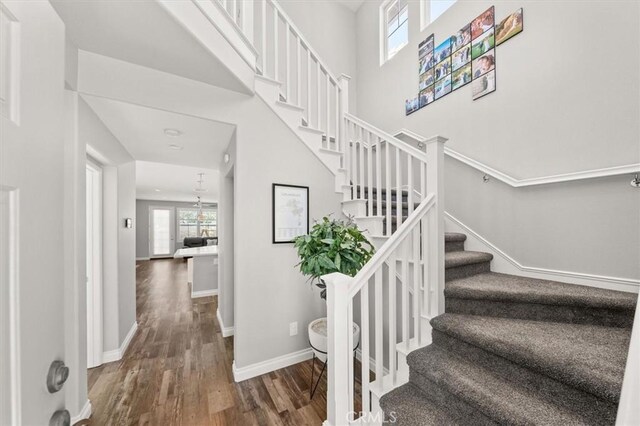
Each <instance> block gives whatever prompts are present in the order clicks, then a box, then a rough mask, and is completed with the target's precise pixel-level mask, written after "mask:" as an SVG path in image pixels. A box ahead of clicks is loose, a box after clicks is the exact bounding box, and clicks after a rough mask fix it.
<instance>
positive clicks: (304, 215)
mask: <svg viewBox="0 0 640 426" xmlns="http://www.w3.org/2000/svg"><path fill="white" fill-rule="evenodd" d="M308 233H309V187H308V186H296V185H283V184H279V183H274V184H273V244H285V243H292V242H293V239H294V238H295V237H297V236H299V235H306V234H308Z"/></svg>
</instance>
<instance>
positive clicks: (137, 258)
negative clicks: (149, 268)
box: [136, 257, 151, 262]
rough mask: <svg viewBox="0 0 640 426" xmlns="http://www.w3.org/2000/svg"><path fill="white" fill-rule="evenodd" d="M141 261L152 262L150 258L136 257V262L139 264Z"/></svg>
mask: <svg viewBox="0 0 640 426" xmlns="http://www.w3.org/2000/svg"><path fill="white" fill-rule="evenodd" d="M141 260H151V258H150V257H136V262H139V261H141Z"/></svg>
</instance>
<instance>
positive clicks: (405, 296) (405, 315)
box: [400, 238, 411, 349]
mask: <svg viewBox="0 0 640 426" xmlns="http://www.w3.org/2000/svg"><path fill="white" fill-rule="evenodd" d="M408 243H409V238H405V240H404V241H403V242H402V244H401V245H400V247H401V250H402V251H404V252H405V253H406V251H407V250H406V246H407V244H408ZM400 288H401V289H402V313H401V317H402V340H403V343H404V345H405V347H406V348H407V349H409V339H410V336H409V327H410V319H411V312H410V310H409V262H408V261H407V256H406V255H405V256H402V286H401V287H400Z"/></svg>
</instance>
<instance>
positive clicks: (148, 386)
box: [85, 259, 326, 426]
mask: <svg viewBox="0 0 640 426" xmlns="http://www.w3.org/2000/svg"><path fill="white" fill-rule="evenodd" d="M186 274H187V271H186V263H185V262H182V261H177V260H173V259H171V260H152V261H145V262H140V263H139V266H138V268H137V312H138V331H137V333H136V336H135V337H134V339H133V341H132V342H131V344H130V346H129V348H128V350H127V352H126V354H125V356H124V358H123V359H122V360H121V361H118V362H113V363H110V364H105V365H103V366H100V367H98V368H94V369H91V370H89V399H90V400H91V403H92V405H93V415H92V416H91V419H90V420H89V421H88V422H85V423H86V424H90V425H100V426H102V425H118V426H121V425H153V426H156V425H161V426H168V425H189V426H191V425H296V426H299V425H320V424H321V423H322V421H323V419H325V418H326V375H325V378H323V380H322V381H321V383H320V385H319V387H318V391H317V393H316V394H315V396H314V398H313V400H311V401H309V380H310V376H311V361H306V362H303V363H301V364H297V365H294V366H291V367H288V368H285V369H282V370H278V371H275V372H272V373H269V374H266V375H263V376H260V377H256V378H254V379H250V380H247V381H244V382H242V383H235V382H234V381H233V374H232V370H231V363H232V361H233V337H227V338H223V337H222V334H221V333H220V324H218V321H217V319H216V308H217V297H206V298H200V299H195V300H193V301H192V300H191V299H190V294H189V290H188V287H187V284H186ZM320 368H321V366H320V364H319V363H318V362H316V373H315V374H316V377H317V375H318V373H319V372H320Z"/></svg>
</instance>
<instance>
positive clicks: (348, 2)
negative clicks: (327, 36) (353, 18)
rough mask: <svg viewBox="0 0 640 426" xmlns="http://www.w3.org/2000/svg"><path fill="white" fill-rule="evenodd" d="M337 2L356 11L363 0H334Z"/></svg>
mask: <svg viewBox="0 0 640 426" xmlns="http://www.w3.org/2000/svg"><path fill="white" fill-rule="evenodd" d="M336 1H337V2H338V3H340V4H342V5H344V6H347V7H348V8H349V9H351V10H353V11H354V12H357V11H358V9H359V8H360V6H362V3H364V0H336Z"/></svg>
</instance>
